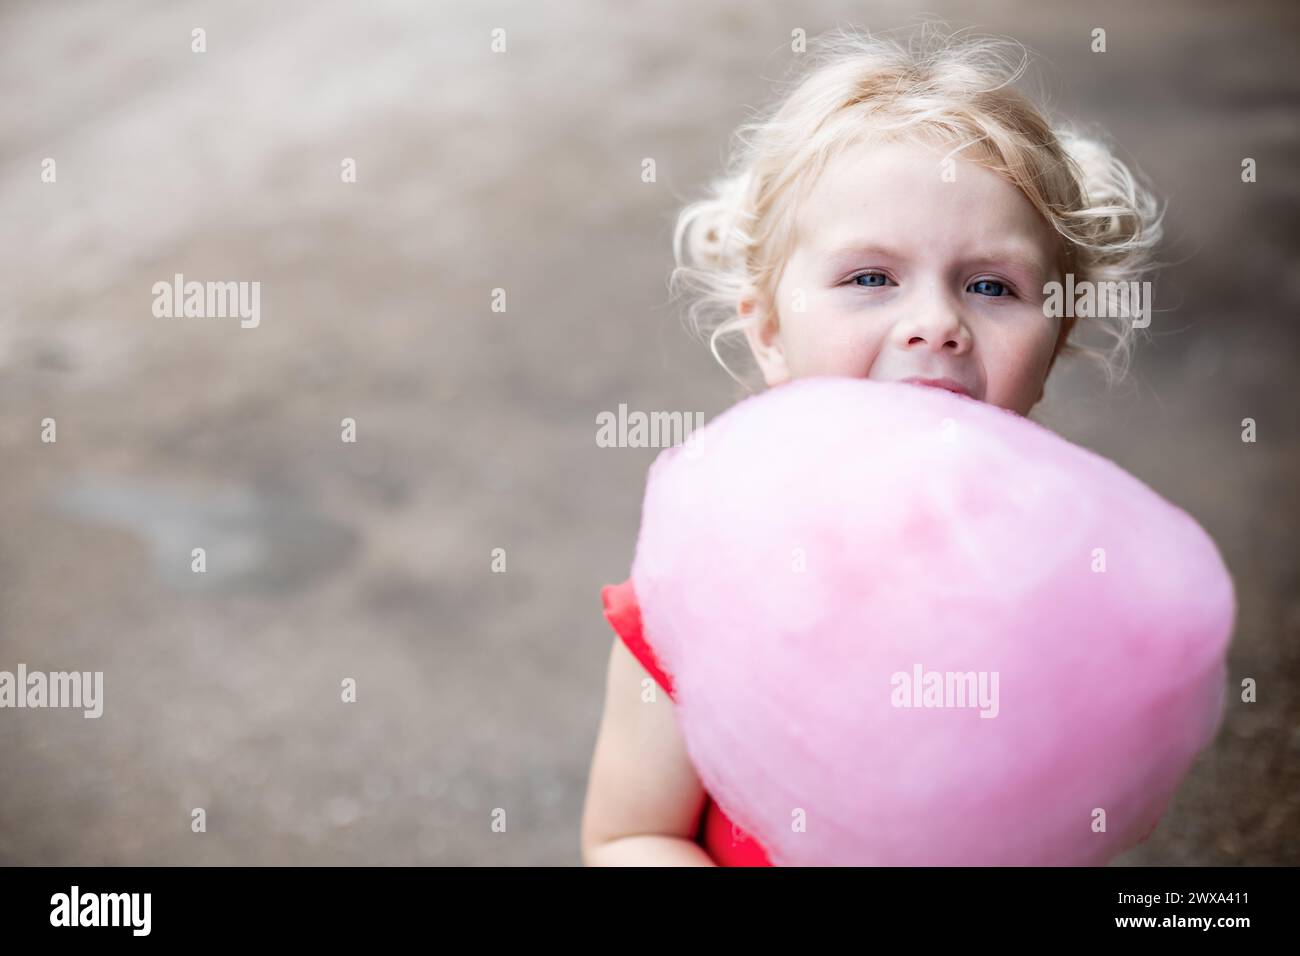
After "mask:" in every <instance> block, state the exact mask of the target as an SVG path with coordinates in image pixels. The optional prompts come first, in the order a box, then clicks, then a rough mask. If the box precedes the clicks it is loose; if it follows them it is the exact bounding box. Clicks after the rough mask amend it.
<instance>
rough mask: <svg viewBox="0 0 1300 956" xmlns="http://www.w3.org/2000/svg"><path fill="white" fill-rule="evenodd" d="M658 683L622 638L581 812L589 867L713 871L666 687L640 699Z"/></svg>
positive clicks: (697, 791)
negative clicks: (647, 684)
mask: <svg viewBox="0 0 1300 956" xmlns="http://www.w3.org/2000/svg"><path fill="white" fill-rule="evenodd" d="M646 679H649V680H652V681H653V678H651V677H650V675H649V674H648V673H647V672H646V670H645V668H644V667H642V666H641V664H640V662H638V661H637V659H636V658H635V657H633V656H632V653H631V651H629V650H628V649H627V647H625V646H624V644H623V642H622V641H621V640H619V639H618V638H615V639H614V648H613V650H612V652H611V653H610V658H609V673H608V676H607V678H606V681H605V711H604V715H603V716H602V718H601V724H600V730H599V732H598V733H597V735H596V751H595V754H594V756H593V757H592V760H591V776H590V778H589V779H588V781H587V800H586V805H585V806H584V807H583V812H582V862H583V864H584V865H586V866H715V865H716V864H715V863H714V862H713V860H712V859H711V858H710V857H709V855H708V853H706V852H705V851H704V849H703V848H702V847H701V846H700V845H699V844H698V843H696V842H695V834H696V832H697V830H698V828H699V822H700V811H701V810H702V809H703V808H704V800H705V792H704V786H703V785H702V784H701V783H700V779H699V777H698V776H696V774H695V768H694V767H693V766H692V765H691V761H690V759H689V757H688V756H687V753H686V746H685V744H684V742H683V741H682V737H681V733H680V731H678V729H677V717H676V715H675V714H674V713H673V703H672V701H671V700H670V699H669V698H668V694H667V693H666V692H665V691H664V689H663V688H662V687H659V686H657V685H656V687H655V702H654V703H645V702H643V701H642V700H641V693H642V683H641V682H642V681H643V680H646Z"/></svg>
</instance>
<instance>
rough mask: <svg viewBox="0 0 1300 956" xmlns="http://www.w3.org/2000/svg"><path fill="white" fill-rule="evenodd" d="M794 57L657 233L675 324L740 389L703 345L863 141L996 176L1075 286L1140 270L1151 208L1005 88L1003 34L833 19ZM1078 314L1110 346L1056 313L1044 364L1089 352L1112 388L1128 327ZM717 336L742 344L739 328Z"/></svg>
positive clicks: (1151, 233) (1088, 145)
mask: <svg viewBox="0 0 1300 956" xmlns="http://www.w3.org/2000/svg"><path fill="white" fill-rule="evenodd" d="M804 56H805V57H806V62H803V63H801V64H800V67H801V68H800V69H798V70H797V72H796V73H795V75H794V76H793V78H792V79H790V80H789V81H788V82H789V84H790V86H791V87H792V88H791V90H790V91H789V92H788V93H787V94H785V95H783V96H780V97H778V99H777V100H776V102H775V104H774V106H773V107H772V108H770V109H769V110H768V111H766V112H762V113H760V114H759V115H758V116H757V117H756V118H754V119H752V120H750V121H748V122H745V123H743V124H742V125H741V126H740V127H739V128H738V129H737V130H736V132H735V133H733V134H732V141H733V143H732V150H731V154H730V156H729V158H728V160H727V163H726V171H725V174H724V175H723V176H721V177H719V178H716V179H714V180H713V181H712V182H711V184H710V188H709V190H708V195H707V196H706V198H704V199H700V200H698V201H695V202H691V203H689V204H687V205H686V206H685V207H684V208H683V209H682V210H681V211H680V213H679V214H678V216H677V222H676V226H675V229H674V231H673V253H674V259H675V262H676V266H675V268H674V269H673V272H672V276H671V278H670V287H671V288H672V290H673V292H674V294H675V295H679V296H682V297H688V298H689V299H690V300H691V301H690V305H689V308H688V309H687V312H686V317H687V320H688V324H689V325H690V327H691V328H692V330H693V331H694V332H695V333H697V334H698V335H699V336H700V337H702V338H706V339H707V341H708V343H709V347H710V349H711V350H712V352H713V355H714V358H716V359H717V361H718V362H719V364H721V365H722V367H723V368H724V369H725V370H726V371H727V373H728V374H729V375H731V376H732V378H735V379H736V381H738V382H740V383H741V384H742V385H744V384H746V383H745V382H744V381H743V380H742V379H741V378H739V377H738V376H736V374H735V373H734V372H733V371H732V370H731V368H730V366H729V365H728V364H727V361H726V360H725V359H724V358H723V356H722V354H721V352H720V351H719V341H720V340H723V339H724V338H725V337H726V336H728V335H730V334H732V333H743V331H744V328H745V326H746V324H747V323H748V322H751V321H755V320H756V318H757V316H755V315H751V316H742V315H740V314H739V313H738V311H737V304H738V302H739V299H740V297H741V295H742V292H743V290H744V289H745V288H746V287H747V286H751V285H752V286H753V287H755V288H757V290H758V291H759V293H760V295H761V296H762V297H763V299H764V301H765V302H767V303H773V302H775V291H776V287H777V284H778V282H779V280H780V277H781V272H782V270H783V268H784V265H785V262H786V261H787V260H788V257H789V254H790V252H791V247H792V243H793V237H794V219H795V212H796V210H797V209H798V207H799V205H800V203H801V202H802V200H803V199H804V198H805V197H806V196H807V195H808V193H809V191H810V190H811V189H812V187H813V185H814V184H815V182H816V180H817V178H818V176H819V174H820V172H821V171H822V170H823V169H824V168H825V167H826V165H827V164H828V162H829V161H830V160H831V158H832V157H834V156H835V155H837V154H838V153H839V152H841V151H843V150H844V149H846V148H848V147H850V146H852V145H854V144H855V143H858V142H861V141H862V140H863V139H864V138H866V137H868V136H882V137H884V138H890V139H901V138H906V137H909V136H910V137H913V138H923V139H926V140H928V141H930V142H934V143H939V144H943V145H945V146H948V147H950V148H951V149H952V153H950V155H955V154H956V153H958V152H964V153H965V158H968V159H970V160H972V161H975V162H978V163H980V164H982V165H984V166H986V167H988V168H989V169H992V170H993V171H995V172H998V173H1000V174H1001V175H1003V176H1005V177H1006V178H1007V179H1009V180H1010V181H1011V182H1012V183H1013V184H1014V185H1015V186H1016V187H1017V188H1019V189H1020V190H1021V192H1023V193H1024V195H1025V196H1026V197H1027V198H1028V199H1029V201H1030V202H1031V203H1032V204H1033V205H1034V207H1035V209H1037V210H1038V212H1039V213H1040V214H1041V215H1042V216H1043V218H1044V219H1045V220H1046V221H1047V222H1048V223H1050V224H1051V225H1052V226H1053V227H1054V228H1055V230H1056V231H1057V232H1058V233H1059V234H1060V235H1061V237H1062V239H1063V243H1062V248H1061V257H1060V264H1061V271H1062V272H1063V273H1065V272H1072V273H1073V274H1074V276H1075V281H1076V282H1079V281H1084V280H1086V281H1091V282H1129V281H1137V280H1139V279H1140V278H1141V277H1142V276H1144V275H1146V274H1148V273H1149V272H1150V271H1151V269H1152V268H1153V267H1154V266H1155V261H1154V258H1153V254H1154V250H1155V247H1156V246H1157V244H1158V243H1159V241H1160V238H1161V231H1162V230H1161V218H1162V216H1163V210H1161V209H1160V207H1159V204H1158V202H1157V201H1156V199H1155V197H1154V196H1153V194H1152V193H1151V191H1150V190H1149V189H1148V188H1147V187H1146V186H1145V185H1143V183H1142V182H1141V181H1140V180H1139V177H1138V176H1137V175H1136V174H1135V173H1134V172H1133V171H1132V170H1131V169H1130V168H1129V167H1128V166H1126V165H1125V164H1124V163H1123V162H1121V161H1120V160H1119V159H1118V158H1116V156H1115V155H1114V153H1113V152H1112V150H1111V148H1110V147H1109V146H1107V145H1106V144H1105V142H1103V141H1102V140H1101V139H1100V138H1098V137H1094V136H1090V135H1087V134H1085V133H1083V132H1081V131H1080V130H1078V129H1077V128H1076V127H1073V126H1070V125H1067V124H1064V123H1060V124H1053V122H1052V121H1051V120H1049V119H1048V117H1047V116H1045V115H1044V113H1043V112H1042V111H1041V110H1040V109H1039V108H1038V107H1037V106H1036V105H1035V104H1034V103H1033V102H1032V101H1031V100H1030V99H1029V98H1028V97H1026V96H1024V95H1023V94H1021V93H1019V92H1017V91H1016V90H1014V89H1013V88H1012V84H1013V83H1015V82H1016V81H1018V80H1019V79H1021V77H1022V76H1024V74H1025V73H1026V70H1027V69H1028V66H1029V55H1028V53H1027V52H1026V50H1025V48H1024V47H1023V46H1021V45H1020V44H1019V43H1016V42H1015V41H1011V40H1004V39H998V38H988V37H968V36H964V35H962V34H947V33H944V32H943V31H942V30H941V29H939V28H937V27H936V26H935V25H933V24H927V25H925V26H923V27H922V28H921V29H920V30H919V31H918V32H917V33H916V34H914V35H913V36H912V38H911V39H910V41H909V42H908V43H906V44H905V43H903V42H900V41H899V40H896V39H892V38H884V37H877V36H872V35H870V34H868V33H863V32H858V31H856V30H853V29H850V28H844V27H840V28H837V29H835V30H833V31H831V32H829V33H827V34H823V35H822V36H821V37H818V38H816V39H814V40H812V41H810V44H809V52H808V53H807V54H805V55H804ZM1084 321H1087V322H1090V323H1091V324H1092V325H1093V326H1094V327H1095V328H1096V329H1097V330H1098V331H1099V332H1102V333H1103V334H1105V335H1107V336H1109V337H1110V338H1111V339H1113V342H1112V343H1111V345H1110V347H1109V348H1105V349H1097V348H1093V347H1089V346H1084V345H1082V344H1080V343H1078V342H1077V341H1072V340H1071V338H1070V337H1071V334H1072V333H1073V332H1074V330H1075V326H1076V320H1075V319H1074V318H1067V319H1065V320H1064V321H1063V322H1062V327H1061V334H1060V338H1059V339H1058V341H1057V345H1056V352H1055V353H1054V355H1053V361H1055V359H1056V358H1057V357H1058V356H1064V355H1076V356H1079V357H1082V358H1086V359H1089V360H1093V361H1095V362H1096V363H1097V364H1098V365H1099V366H1100V367H1101V369H1102V370H1103V372H1104V373H1105V375H1106V378H1107V381H1108V383H1109V384H1114V382H1115V381H1117V380H1118V379H1121V378H1123V377H1124V376H1125V375H1126V374H1127V372H1128V368H1129V364H1130V361H1131V356H1132V351H1133V346H1134V341H1135V338H1136V335H1137V333H1138V331H1139V329H1138V328H1137V327H1135V326H1134V324H1133V323H1132V322H1131V321H1130V320H1129V319H1128V318H1125V317H1120V316H1112V317H1110V318H1095V319H1086V320H1084ZM737 339H738V340H739V341H736V340H737ZM726 341H727V342H730V343H732V344H734V345H735V347H736V348H737V350H738V351H739V352H740V353H741V354H745V355H747V354H748V349H747V347H746V346H745V345H744V342H743V335H736V336H735V337H734V338H733V339H727V340H726ZM746 387H748V386H746Z"/></svg>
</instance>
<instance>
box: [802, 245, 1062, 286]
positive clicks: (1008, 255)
mask: <svg viewBox="0 0 1300 956" xmlns="http://www.w3.org/2000/svg"><path fill="white" fill-rule="evenodd" d="M863 256H879V257H880V258H884V259H894V260H905V259H906V258H907V256H905V255H903V254H902V253H900V252H898V250H896V249H891V248H890V247H889V246H886V245H882V244H881V243H877V242H873V241H871V240H857V241H852V242H846V243H844V244H842V245H840V246H837V247H834V248H831V249H827V250H826V251H825V252H824V257H825V259H827V260H828V261H829V262H830V263H831V264H832V265H833V266H839V265H841V264H844V265H847V264H849V263H850V262H853V261H855V260H857V259H860V258H862V257H863ZM962 264H963V265H970V266H977V265H984V266H995V265H1006V266H1011V267H1013V268H1016V269H1020V270H1021V271H1024V272H1028V273H1029V274H1031V275H1033V276H1035V277H1038V276H1042V275H1045V274H1046V273H1047V271H1048V263H1047V260H1046V259H1045V258H1044V257H1043V256H1042V254H1041V253H1040V252H1039V250H1037V249H1036V248H1035V247H1034V246H1031V245H1023V244H1021V243H1015V244H1013V245H1009V246H1005V247H1003V248H1001V249H993V250H991V251H987V252H980V253H978V254H976V255H972V256H969V257H966V258H963V259H962Z"/></svg>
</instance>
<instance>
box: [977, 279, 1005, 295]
mask: <svg viewBox="0 0 1300 956" xmlns="http://www.w3.org/2000/svg"><path fill="white" fill-rule="evenodd" d="M966 291H967V292H974V293H975V294H976V295H987V296H991V297H994V298H998V297H1001V296H1004V295H1010V294H1011V290H1010V289H1008V288H1007V287H1006V284H1005V283H1003V282H999V281H998V280H997V279H976V280H975V281H974V282H972V283H971V284H970V285H968V286H967V287H966Z"/></svg>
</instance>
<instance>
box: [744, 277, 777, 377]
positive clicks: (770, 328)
mask: <svg viewBox="0 0 1300 956" xmlns="http://www.w3.org/2000/svg"><path fill="white" fill-rule="evenodd" d="M736 314H737V315H739V316H740V317H741V318H742V319H744V320H745V340H746V341H748V342H749V350H750V351H751V352H753V353H754V361H756V362H757V363H758V367H759V369H760V370H761V371H762V372H763V381H764V382H766V383H767V385H768V387H769V388H770V387H771V386H774V385H781V384H783V383H785V382H788V381H789V380H790V369H789V367H788V366H787V365H786V361H785V348H784V346H783V345H782V342H781V328H780V318H779V316H778V315H777V313H776V310H775V309H772V308H769V307H768V303H766V302H765V301H764V299H763V296H762V295H761V294H760V293H759V291H758V289H756V288H755V287H754V286H753V285H747V286H745V289H744V291H743V292H742V293H741V296H740V300H739V301H738V302H737V303H736Z"/></svg>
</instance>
